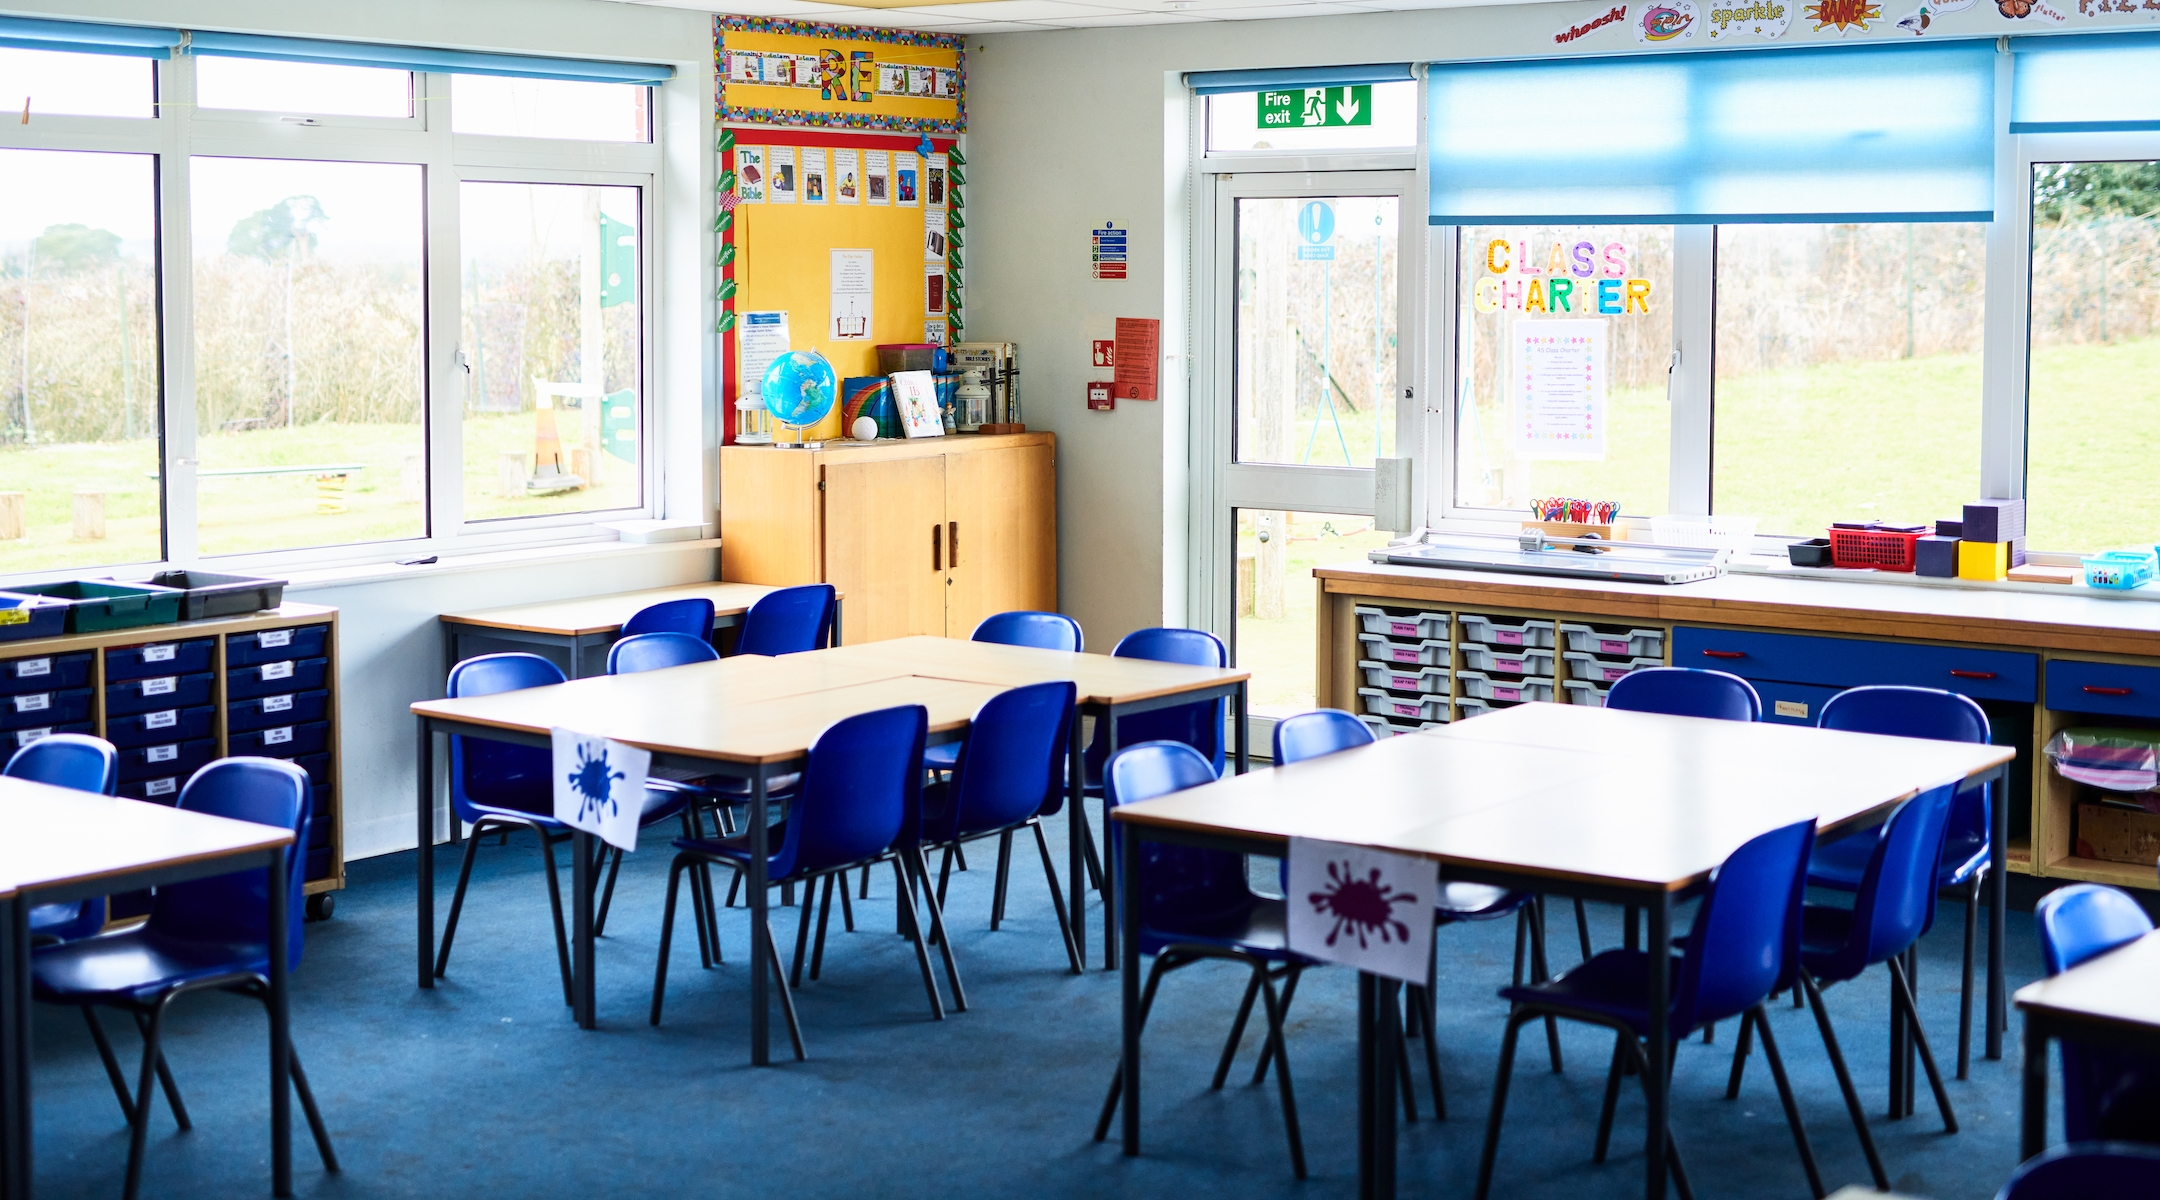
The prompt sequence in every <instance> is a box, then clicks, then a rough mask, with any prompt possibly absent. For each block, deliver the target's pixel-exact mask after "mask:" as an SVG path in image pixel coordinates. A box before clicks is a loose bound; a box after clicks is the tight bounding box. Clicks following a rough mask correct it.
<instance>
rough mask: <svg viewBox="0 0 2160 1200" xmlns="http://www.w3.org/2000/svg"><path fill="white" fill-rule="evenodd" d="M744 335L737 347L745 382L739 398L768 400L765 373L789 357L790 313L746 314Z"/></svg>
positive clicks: (773, 311)
mask: <svg viewBox="0 0 2160 1200" xmlns="http://www.w3.org/2000/svg"><path fill="white" fill-rule="evenodd" d="M740 328H741V330H742V333H741V334H740V335H739V340H738V341H737V343H736V349H737V351H738V356H739V358H740V361H741V362H742V380H741V381H740V383H739V384H738V385H737V389H736V393H735V394H736V395H738V396H756V397H758V398H759V399H760V400H762V399H764V397H765V372H766V371H767V370H768V369H770V368H771V366H772V364H773V360H774V359H776V358H778V357H780V356H781V355H783V354H786V353H787V352H788V350H789V348H790V347H789V345H788V319H787V310H786V309H779V308H776V309H767V310H761V311H758V312H746V313H744V314H742V325H741V326H740Z"/></svg>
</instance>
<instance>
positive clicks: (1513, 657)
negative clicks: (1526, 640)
mask: <svg viewBox="0 0 2160 1200" xmlns="http://www.w3.org/2000/svg"><path fill="white" fill-rule="evenodd" d="M1462 663H1463V666H1464V667H1465V668H1467V669H1469V670H1472V671H1485V672H1489V673H1494V674H1500V675H1544V676H1547V677H1550V676H1551V675H1552V673H1553V652H1552V651H1550V650H1503V649H1501V648H1499V647H1497V646H1473V645H1471V644H1470V643H1468V642H1465V643H1463V647H1462Z"/></svg>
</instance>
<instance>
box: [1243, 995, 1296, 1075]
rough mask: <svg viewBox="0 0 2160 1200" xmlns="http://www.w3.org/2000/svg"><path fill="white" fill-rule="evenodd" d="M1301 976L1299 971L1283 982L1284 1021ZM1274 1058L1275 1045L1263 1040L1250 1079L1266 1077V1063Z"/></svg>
mask: <svg viewBox="0 0 2160 1200" xmlns="http://www.w3.org/2000/svg"><path fill="white" fill-rule="evenodd" d="M1302 978H1304V972H1302V971H1300V972H1298V973H1297V974H1295V975H1292V976H1290V978H1289V979H1288V980H1286V981H1285V982H1284V983H1283V993H1282V1005H1281V1007H1282V1017H1283V1020H1285V1021H1287V1020H1289V1019H1290V1002H1291V1001H1292V1000H1294V999H1296V998H1297V985H1298V980H1299V979H1302ZM1274 1059H1275V1047H1273V1046H1271V1045H1269V1044H1267V1043H1265V1042H1262V1043H1261V1044H1260V1061H1259V1062H1258V1063H1257V1064H1255V1065H1254V1067H1253V1073H1252V1081H1253V1082H1254V1083H1258V1082H1260V1081H1261V1080H1263V1079H1266V1078H1267V1072H1268V1064H1269V1063H1270V1062H1273V1061H1274Z"/></svg>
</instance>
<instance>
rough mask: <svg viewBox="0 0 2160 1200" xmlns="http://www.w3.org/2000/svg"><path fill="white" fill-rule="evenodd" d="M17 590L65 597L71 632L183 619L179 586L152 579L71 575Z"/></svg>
mask: <svg viewBox="0 0 2160 1200" xmlns="http://www.w3.org/2000/svg"><path fill="white" fill-rule="evenodd" d="M13 590H14V591H16V592H19V593H21V594H23V595H26V596H45V597H49V598H51V599H54V600H60V601H64V602H65V603H66V604H67V606H68V610H67V631H68V632H69V633H103V632H104V631H106V630H108V629H133V628H135V627H137V626H139V625H170V624H172V623H173V622H175V621H177V620H179V619H180V600H181V597H183V596H184V595H186V593H184V592H182V591H180V590H179V589H178V588H168V587H159V586H157V585H156V584H151V583H112V582H110V581H106V580H97V579H69V580H64V581H62V582H60V583H30V584H20V585H18V586H16V587H15V588H14V589H13Z"/></svg>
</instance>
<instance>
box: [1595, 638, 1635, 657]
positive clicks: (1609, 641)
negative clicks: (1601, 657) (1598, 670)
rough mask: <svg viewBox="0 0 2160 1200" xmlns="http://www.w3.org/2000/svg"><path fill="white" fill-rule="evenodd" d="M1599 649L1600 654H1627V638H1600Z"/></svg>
mask: <svg viewBox="0 0 2160 1200" xmlns="http://www.w3.org/2000/svg"><path fill="white" fill-rule="evenodd" d="M1597 651H1598V653H1599V654H1626V653H1627V652H1628V644H1627V640H1626V639H1625V638H1618V639H1615V638H1599V639H1598V644H1597Z"/></svg>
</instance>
